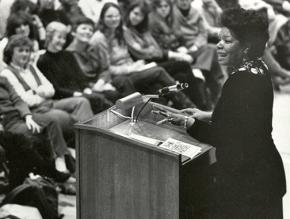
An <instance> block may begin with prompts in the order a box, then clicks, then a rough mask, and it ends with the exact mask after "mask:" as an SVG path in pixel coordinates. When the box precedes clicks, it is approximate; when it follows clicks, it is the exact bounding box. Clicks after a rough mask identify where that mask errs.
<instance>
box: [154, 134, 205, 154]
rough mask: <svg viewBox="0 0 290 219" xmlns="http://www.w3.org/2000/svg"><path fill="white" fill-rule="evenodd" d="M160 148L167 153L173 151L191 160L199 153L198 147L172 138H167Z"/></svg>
mask: <svg viewBox="0 0 290 219" xmlns="http://www.w3.org/2000/svg"><path fill="white" fill-rule="evenodd" d="M160 147H161V148H165V149H167V150H169V151H174V152H176V153H179V154H181V155H183V156H186V157H189V158H190V159H192V158H193V157H195V156H196V155H197V154H199V153H200V152H201V148H200V147H198V146H195V145H192V144H188V143H185V142H183V141H179V140H176V139H173V138H168V139H167V140H166V141H165V142H163V143H162V144H161V145H160Z"/></svg>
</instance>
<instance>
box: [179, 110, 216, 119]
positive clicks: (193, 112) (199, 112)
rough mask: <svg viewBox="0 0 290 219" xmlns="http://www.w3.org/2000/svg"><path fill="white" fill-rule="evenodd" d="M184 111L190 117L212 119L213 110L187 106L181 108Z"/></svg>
mask: <svg viewBox="0 0 290 219" xmlns="http://www.w3.org/2000/svg"><path fill="white" fill-rule="evenodd" d="M181 112H182V113H184V114H185V115H188V116H189V117H192V118H195V119H198V120H201V121H205V122H209V121H210V120H211V116H212V112H207V111H202V110H199V109H197V108H187V109H183V110H181Z"/></svg>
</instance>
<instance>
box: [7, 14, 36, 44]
mask: <svg viewBox="0 0 290 219" xmlns="http://www.w3.org/2000/svg"><path fill="white" fill-rule="evenodd" d="M21 25H28V26H29V29H30V33H29V38H31V39H34V38H35V37H34V33H33V24H32V17H31V16H30V15H28V14H27V13H25V12H23V11H19V12H17V13H14V14H11V15H10V16H9V17H8V19H7V26H6V33H5V35H6V37H10V36H12V35H14V34H16V28H18V27H20V26H21Z"/></svg>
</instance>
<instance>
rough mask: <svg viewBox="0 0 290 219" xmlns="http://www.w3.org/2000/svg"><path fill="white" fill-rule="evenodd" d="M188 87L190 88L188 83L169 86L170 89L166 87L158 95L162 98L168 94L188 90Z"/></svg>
mask: <svg viewBox="0 0 290 219" xmlns="http://www.w3.org/2000/svg"><path fill="white" fill-rule="evenodd" d="M188 87H189V85H188V83H178V84H175V85H172V86H168V87H164V88H162V89H159V90H158V93H159V95H160V96H164V95H166V94H168V93H169V92H178V91H181V90H183V89H186V88H188Z"/></svg>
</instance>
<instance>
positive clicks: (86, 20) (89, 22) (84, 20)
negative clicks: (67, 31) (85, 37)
mask: <svg viewBox="0 0 290 219" xmlns="http://www.w3.org/2000/svg"><path fill="white" fill-rule="evenodd" d="M81 24H87V25H91V26H92V27H93V28H95V23H94V21H93V20H92V19H90V18H87V17H80V18H79V19H77V20H76V22H75V23H74V24H73V26H72V31H73V32H74V31H76V29H77V28H78V26H79V25H81Z"/></svg>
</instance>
